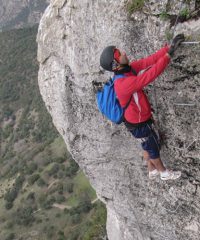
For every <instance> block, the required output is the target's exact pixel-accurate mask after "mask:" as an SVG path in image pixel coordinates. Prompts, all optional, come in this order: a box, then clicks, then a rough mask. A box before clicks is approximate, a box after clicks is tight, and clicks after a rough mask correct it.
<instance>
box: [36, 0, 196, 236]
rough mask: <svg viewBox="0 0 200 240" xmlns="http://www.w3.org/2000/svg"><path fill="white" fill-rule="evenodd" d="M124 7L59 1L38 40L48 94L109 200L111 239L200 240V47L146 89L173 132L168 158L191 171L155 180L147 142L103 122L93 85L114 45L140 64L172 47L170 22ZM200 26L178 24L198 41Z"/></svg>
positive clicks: (72, 145) (79, 157) (59, 122)
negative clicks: (169, 43) (144, 156)
mask: <svg viewBox="0 0 200 240" xmlns="http://www.w3.org/2000/svg"><path fill="white" fill-rule="evenodd" d="M151 2H152V4H155V5H157V4H160V7H161V6H162V5H163V1H151ZM161 2H162V3H161ZM173 2H174V4H175V5H174V8H176V9H177V7H178V3H177V4H176V3H175V1H173ZM125 6H126V1H125V0H124V1H114V0H109V1H106V0H102V1H93V0H92V1H91V0H90V1H89V0H83V1H80V0H74V1H71V0H69V1H59V0H57V1H56V0H52V1H51V3H50V5H49V7H48V8H47V9H46V11H45V13H44V15H43V17H42V20H41V22H40V26H39V31H38V38H37V41H38V60H39V63H40V69H39V87H40V91H41V94H42V97H43V99H44V101H45V104H46V106H47V109H48V110H49V112H50V114H51V116H52V119H53V122H54V124H55V126H56V127H57V129H58V131H59V132H60V134H61V135H62V137H63V139H64V140H65V142H66V144H67V147H68V149H69V151H70V152H71V153H72V155H73V157H74V159H75V160H76V161H77V162H78V164H79V165H80V167H81V168H82V169H83V171H84V172H85V174H86V175H87V177H88V178H89V180H90V182H91V184H92V185H93V187H94V188H95V190H96V192H97V195H98V197H99V198H100V199H101V200H102V201H103V202H104V203H105V204H106V207H107V210H108V219H107V233H108V238H109V240H133V239H134V240H137V239H138V240H150V239H151V240H161V239H170V240H172V239H173V240H175V239H177V240H186V239H192V240H197V239H199V227H198V223H199V222H200V217H199V216H200V215H199V199H200V194H199V193H200V190H199V189H200V188H199V186H200V170H199V166H200V152H199V150H200V139H199V134H200V126H199V112H200V111H199V103H200V95H199V91H198V87H199V86H200V57H199V56H200V55H199V51H200V46H199V45H198V44H197V45H183V46H181V47H180V49H179V50H178V51H177V53H176V55H175V56H174V58H173V60H172V62H171V64H170V66H169V67H168V68H167V70H166V71H165V73H164V74H162V76H161V77H159V79H157V80H156V82H155V83H154V84H152V85H150V86H149V87H148V88H147V90H148V92H149V93H148V95H149V98H150V99H151V103H152V105H153V107H155V106H156V104H155V103H156V102H157V105H158V112H157V114H156V118H157V119H158V118H159V120H160V128H161V129H163V130H164V131H165V133H166V140H165V144H164V146H163V148H162V153H161V154H162V155H161V156H162V158H163V161H164V162H165V164H166V165H167V166H168V167H169V168H175V169H179V170H181V171H182V173H183V174H182V178H181V179H180V180H178V181H174V182H162V181H160V180H159V179H157V180H155V181H153V182H151V181H149V180H148V178H147V170H146V164H145V162H144V161H143V160H142V158H141V156H140V152H141V149H140V147H139V143H138V142H137V141H136V140H135V139H133V138H132V136H131V134H130V133H129V132H127V130H126V129H125V127H124V126H123V125H120V126H114V125H111V124H110V123H109V121H107V120H106V119H104V118H103V117H102V115H101V114H100V113H99V112H98V110H97V107H96V102H95V94H94V92H93V87H92V81H105V79H107V78H108V77H109V76H110V75H109V74H108V73H103V72H102V70H101V69H100V68H99V56H100V54H101V51H102V49H103V48H104V47H105V46H107V45H110V44H112V45H113V44H114V45H116V46H118V47H119V48H122V49H124V50H125V51H126V52H127V54H128V55H129V57H130V58H131V59H138V58H141V57H145V56H147V55H148V54H151V53H153V52H154V51H155V50H157V49H159V47H161V46H162V45H163V44H165V42H166V38H165V32H166V30H167V29H169V26H170V22H169V21H165V22H164V21H162V20H160V19H159V18H158V17H156V16H155V14H152V15H151V14H149V15H148V14H146V13H143V12H141V13H140V17H139V18H136V17H135V16H137V14H138V13H135V15H134V14H133V16H131V17H130V16H129V14H128V13H127V12H126V7H125ZM153 9H155V6H154V5H152V11H153ZM198 21H199V20H198V19H197V20H191V21H189V22H187V23H186V22H185V23H179V24H178V25H177V27H176V29H175V34H176V33H179V32H182V31H183V32H184V33H185V34H186V35H187V34H188V35H190V38H191V39H193V37H194V38H195V39H198V32H197V28H196V27H198V26H199V25H198V24H197V22H198ZM186 25H187V26H188V27H186ZM194 25H195V26H196V27H193V26H194ZM188 29H190V30H188ZM155 100H156V101H155ZM189 103H190V104H192V105H187V104H189ZM184 104H185V105H184Z"/></svg>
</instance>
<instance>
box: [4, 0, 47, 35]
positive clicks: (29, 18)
mask: <svg viewBox="0 0 200 240" xmlns="http://www.w3.org/2000/svg"><path fill="white" fill-rule="evenodd" d="M49 2H50V1H49V0H36V1H35V0H34V1H32V0H15V1H12V0H0V6H1V7H0V30H8V29H12V28H21V27H27V26H30V25H34V24H36V23H38V22H39V21H40V18H41V15H42V13H43V12H44V10H45V8H46V7H47V5H48V3H49Z"/></svg>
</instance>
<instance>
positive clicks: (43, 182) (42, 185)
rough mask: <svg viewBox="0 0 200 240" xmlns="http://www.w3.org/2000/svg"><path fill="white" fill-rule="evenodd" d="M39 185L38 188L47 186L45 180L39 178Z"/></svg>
mask: <svg viewBox="0 0 200 240" xmlns="http://www.w3.org/2000/svg"><path fill="white" fill-rule="evenodd" d="M37 185H38V187H44V186H45V185H46V182H45V181H44V179H43V178H39V179H38V180H37Z"/></svg>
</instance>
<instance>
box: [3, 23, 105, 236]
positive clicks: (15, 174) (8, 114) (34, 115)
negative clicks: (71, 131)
mask: <svg viewBox="0 0 200 240" xmlns="http://www.w3.org/2000/svg"><path fill="white" fill-rule="evenodd" d="M36 33H37V26H35V27H33V28H28V29H20V30H12V31H9V32H3V33H0V47H1V51H0V73H1V78H0V105H1V109H0V125H1V129H0V138H1V151H0V169H1V171H0V184H1V194H2V196H1V198H0V210H1V211H0V229H1V231H0V239H2V240H5V239H8V240H9V239H10V240H12V239H21V240H25V239H33V238H32V237H31V236H30V233H32V232H34V233H35V235H34V240H40V239H44V240H47V239H48V240H51V239H52V240H64V239H69V240H70V239H71V240H72V239H74V240H75V239H80V240H87V239H100V238H101V237H102V236H105V221H106V209H105V207H104V206H103V204H102V203H100V202H99V201H97V202H95V203H93V202H92V201H93V200H94V199H96V194H95V191H94V190H93V189H92V187H91V186H90V184H89V181H88V180H87V179H86V177H85V176H84V174H83V172H82V171H80V170H79V167H78V165H77V163H76V162H75V161H74V160H73V159H72V156H71V155H70V153H69V152H68V151H67V149H66V146H65V144H64V142H63V140H62V138H61V137H60V136H59V135H58V133H57V131H56V129H55V128H54V126H53V124H52V121H51V117H50V115H49V114H48V112H47V111H46V108H45V106H44V104H43V101H42V98H41V96H40V93H39V88H38V84H37V72H38V64H37V61H36V52H37V46H36V42H35V39H36ZM55 219H56V221H55ZM22 233H23V234H22Z"/></svg>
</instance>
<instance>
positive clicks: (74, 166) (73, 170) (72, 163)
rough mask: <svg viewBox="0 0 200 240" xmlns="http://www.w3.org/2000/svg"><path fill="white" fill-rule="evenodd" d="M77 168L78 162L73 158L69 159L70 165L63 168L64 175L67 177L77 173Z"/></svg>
mask: <svg viewBox="0 0 200 240" xmlns="http://www.w3.org/2000/svg"><path fill="white" fill-rule="evenodd" d="M78 170H79V166H78V164H77V163H76V162H75V161H74V160H71V161H70V166H69V167H67V168H66V170H65V173H66V176H67V177H72V176H74V175H75V174H76V173H77V171H78Z"/></svg>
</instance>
